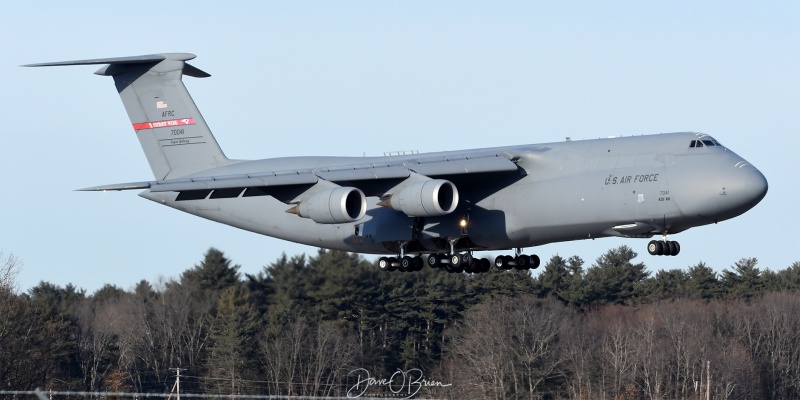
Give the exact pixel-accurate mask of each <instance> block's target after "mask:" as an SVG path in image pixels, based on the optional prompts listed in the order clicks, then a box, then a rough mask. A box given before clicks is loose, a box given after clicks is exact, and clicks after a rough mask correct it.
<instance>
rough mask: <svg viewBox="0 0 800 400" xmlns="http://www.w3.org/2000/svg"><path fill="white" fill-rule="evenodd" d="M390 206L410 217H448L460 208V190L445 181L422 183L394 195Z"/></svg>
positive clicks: (426, 181)
mask: <svg viewBox="0 0 800 400" xmlns="http://www.w3.org/2000/svg"><path fill="white" fill-rule="evenodd" d="M388 205H389V206H390V207H392V208H393V209H395V210H397V211H401V212H403V213H405V214H406V215H408V216H409V217H438V216H442V215H447V214H450V213H451V212H453V211H454V210H455V209H456V207H457V206H458V189H456V185H454V184H453V183H452V182H450V181H446V180H443V179H429V180H425V181H420V182H416V183H412V184H409V185H407V186H404V187H402V188H400V189H399V190H397V191H396V192H394V193H392V196H391V197H390V198H389V200H388Z"/></svg>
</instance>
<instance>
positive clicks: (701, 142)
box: [689, 139, 722, 147]
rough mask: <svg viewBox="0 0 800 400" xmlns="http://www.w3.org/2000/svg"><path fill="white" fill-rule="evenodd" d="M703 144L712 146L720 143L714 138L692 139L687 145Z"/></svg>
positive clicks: (700, 145) (699, 145) (698, 145)
mask: <svg viewBox="0 0 800 400" xmlns="http://www.w3.org/2000/svg"><path fill="white" fill-rule="evenodd" d="M703 146H705V147H712V146H722V145H721V144H719V142H717V141H716V140H714V139H703V140H692V142H691V143H689V147H703Z"/></svg>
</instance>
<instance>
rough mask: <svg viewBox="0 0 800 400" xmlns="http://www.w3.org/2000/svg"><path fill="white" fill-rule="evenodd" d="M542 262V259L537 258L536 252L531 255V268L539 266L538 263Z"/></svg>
mask: <svg viewBox="0 0 800 400" xmlns="http://www.w3.org/2000/svg"><path fill="white" fill-rule="evenodd" d="M541 264H542V260H541V259H539V256H537V255H536V254H534V255H532V256H531V269H536V268H539V265H541Z"/></svg>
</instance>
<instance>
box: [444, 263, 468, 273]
mask: <svg viewBox="0 0 800 400" xmlns="http://www.w3.org/2000/svg"><path fill="white" fill-rule="evenodd" d="M444 268H445V269H446V270H447V272H449V273H451V274H459V273H461V272H464V268H462V267H461V264H459V265H453V264H445V267H444Z"/></svg>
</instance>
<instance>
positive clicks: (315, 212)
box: [297, 187, 367, 224]
mask: <svg viewBox="0 0 800 400" xmlns="http://www.w3.org/2000/svg"><path fill="white" fill-rule="evenodd" d="M366 211H367V199H366V197H365V196H364V192H362V191H360V190H358V189H356V188H353V187H338V188H334V189H327V190H321V191H319V192H315V193H312V194H311V195H310V196H309V197H308V198H307V199H305V200H303V201H302V202H300V204H299V205H298V206H297V214H298V215H299V216H301V217H303V218H311V220H312V221H314V222H316V223H320V224H341V223H345V222H353V221H358V220H359V219H361V217H363V216H364V213H366Z"/></svg>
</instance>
